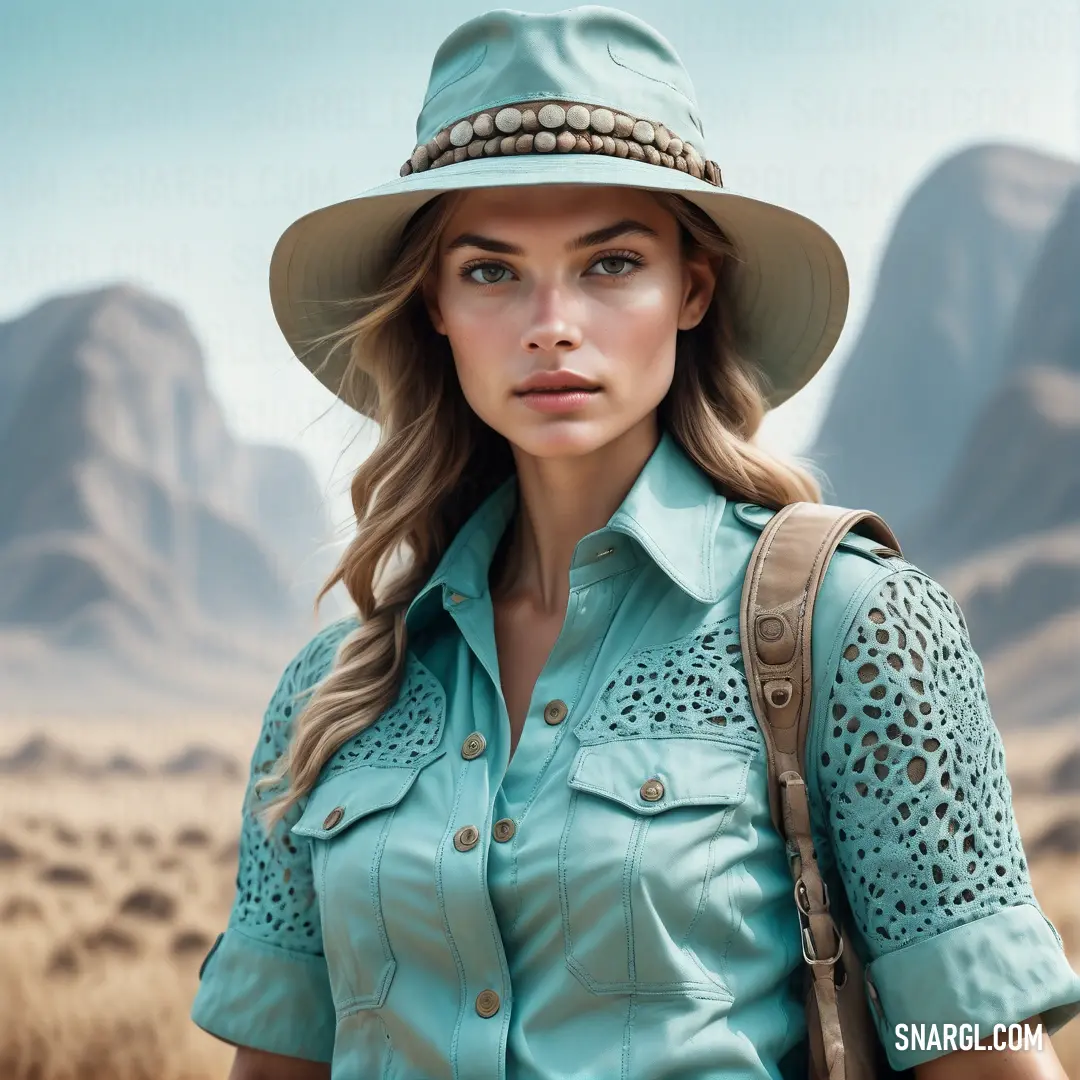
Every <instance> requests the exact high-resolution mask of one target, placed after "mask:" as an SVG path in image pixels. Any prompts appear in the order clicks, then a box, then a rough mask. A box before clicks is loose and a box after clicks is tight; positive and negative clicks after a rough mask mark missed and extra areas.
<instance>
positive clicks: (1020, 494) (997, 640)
mask: <svg viewBox="0 0 1080 1080" xmlns="http://www.w3.org/2000/svg"><path fill="white" fill-rule="evenodd" d="M1078 282H1080V184H1078V185H1077V186H1076V187H1075V188H1074V189H1073V191H1072V193H1071V194H1070V196H1069V197H1068V199H1067V200H1066V202H1065V204H1064V206H1063V208H1062V211H1061V213H1060V214H1059V216H1058V218H1057V220H1056V221H1055V223H1054V224H1053V226H1052V227H1051V229H1050V231H1049V233H1048V235H1047V237H1046V241H1045V244H1044V245H1043V248H1042V250H1041V253H1040V255H1039V257H1038V259H1037V261H1036V263H1035V266H1034V267H1033V269H1032V272H1031V274H1030V276H1029V278H1028V280H1027V282H1026V283H1025V286H1024V289H1023V292H1022V294H1021V297H1020V300H1019V302H1018V304H1017V306H1016V316H1015V319H1014V321H1013V325H1012V327H1011V328H1010V330H1009V331H1008V333H1007V335H1006V338H1005V341H1006V347H1005V349H1004V350H1003V352H1004V365H1005V371H1004V376H1003V378H1002V380H1001V382H1000V385H999V386H998V387H997V388H996V389H995V390H994V391H993V392H992V393H991V395H990V397H989V400H988V401H987V402H986V404H985V405H984V407H983V409H982V410H981V412H980V414H979V416H978V417H977V418H976V421H975V423H974V426H973V429H972V431H971V433H970V436H969V438H968V440H967V444H966V446H965V447H964V448H963V451H962V452H961V454H960V455H959V457H958V460H957V463H956V466H955V468H954V469H953V471H952V473H951V474H950V475H949V476H948V477H947V479H946V482H945V485H944V487H943V490H942V492H941V495H940V497H939V498H938V499H937V500H936V501H935V502H934V503H933V504H932V505H931V506H930V507H929V508H928V510H927V511H926V512H925V513H924V514H923V515H922V516H921V517H920V519H919V521H918V523H917V525H916V526H914V527H913V528H912V529H911V530H910V531H909V534H908V536H907V537H905V538H903V539H902V540H901V542H902V543H903V544H904V548H905V554H906V555H908V557H909V558H911V559H913V560H914V561H915V562H917V563H919V564H920V565H922V566H924V567H925V568H926V569H927V570H929V571H930V572H932V573H935V574H937V575H938V576H940V578H941V580H942V582H943V583H944V584H945V585H946V586H947V587H949V588H950V590H951V591H952V592H953V594H954V595H955V596H956V598H957V600H958V601H959V602H960V605H961V607H962V608H963V609H964V612H965V614H966V615H967V617H968V621H969V623H970V626H971V633H972V640H973V642H974V643H975V646H976V648H977V649H979V651H980V653H982V654H983V655H985V657H986V658H987V674H988V680H989V679H991V676H993V685H997V686H998V687H999V690H998V696H999V699H1000V701H1001V710H1002V716H1003V718H1005V717H1007V716H1012V715H1013V714H1014V713H1015V714H1016V715H1017V716H1018V717H1020V716H1024V715H1027V716H1030V717H1031V718H1039V717H1042V716H1046V715H1047V714H1049V715H1066V714H1067V712H1068V710H1070V709H1072V710H1075V707H1076V704H1075V703H1076V701H1077V698H1078V696H1080V677H1078V673H1077V665H1076V652H1077V645H1078V643H1080V285H1078Z"/></svg>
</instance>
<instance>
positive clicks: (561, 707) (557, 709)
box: [544, 698, 567, 725]
mask: <svg viewBox="0 0 1080 1080" xmlns="http://www.w3.org/2000/svg"><path fill="white" fill-rule="evenodd" d="M566 712H567V709H566V702H565V701H560V700H559V699H558V698H556V699H555V700H554V701H549V702H548V703H547V704H546V705H545V706H544V719H545V720H546V721H547V722H548V723H549V724H553V725H554V724H561V723H562V722H563V720H564V719H565V717H566Z"/></svg>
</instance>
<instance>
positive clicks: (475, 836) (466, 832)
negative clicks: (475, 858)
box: [454, 825, 480, 851]
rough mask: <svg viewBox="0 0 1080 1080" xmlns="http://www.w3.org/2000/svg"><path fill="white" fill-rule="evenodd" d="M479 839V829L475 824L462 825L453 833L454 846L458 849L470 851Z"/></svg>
mask: <svg viewBox="0 0 1080 1080" xmlns="http://www.w3.org/2000/svg"><path fill="white" fill-rule="evenodd" d="M479 839H480V830H479V829H478V828H477V827H476V826H475V825H462V826H461V828H460V829H458V831H457V832H456V833H454V847H456V848H457V849H458V851H470V850H472V848H474V847H476V842H477V841H478V840H479Z"/></svg>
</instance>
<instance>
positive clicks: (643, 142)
mask: <svg viewBox="0 0 1080 1080" xmlns="http://www.w3.org/2000/svg"><path fill="white" fill-rule="evenodd" d="M550 153H563V154H569V153H578V154H608V155H610V156H612V157H620V158H629V159H631V160H633V161H645V162H648V163H649V164H650V165H661V166H663V167H664V168H668V169H678V170H679V171H680V172H684V173H689V174H690V175H691V176H693V177H695V178H696V179H698V180H704V181H705V182H706V183H709V184H713V185H714V186H715V187H723V186H724V185H723V182H722V179H721V176H720V167H719V166H718V165H717V164H716V162H715V161H709V160H706V159H705V158H702V156H701V154H700V153H699V152H698V150H697V148H696V147H695V146H694V145H693V144H692V143H688V142H686V141H685V140H684V139H680V138H679V137H678V136H677V135H674V134H672V132H671V131H670V130H669V129H668V128H666V127H665V126H664V125H663V124H660V123H657V122H656V121H654V120H644V119H641V118H639V117H634V116H628V115H627V114H625V113H621V112H616V111H614V110H613V109H608V108H604V107H602V106H595V105H587V104H584V103H583V102H578V101H523V102H519V103H517V104H515V105H506V106H503V107H502V108H500V109H498V110H493V109H486V110H483V111H481V112H477V113H473V115H472V116H468V117H466V118H465V119H463V120H457V121H455V122H454V123H453V124H452V125H451V126H449V127H446V128H443V129H442V131H440V132H438V133H437V134H436V135H435V136H434V137H433V138H432V139H430V140H428V142H426V143H419V144H418V145H417V147H416V149H414V150H413V152H412V155H411V156H410V158H409V160H408V161H406V162H405V164H404V165H402V166H401V170H400V172H399V175H401V176H408V175H409V174H410V173H414V172H424V171H425V170H427V169H439V168H443V167H444V166H446V165H454V164H457V163H459V162H462V161H468V160H469V159H470V158H479V157H493V156H496V155H500V154H504V155H505V154H550Z"/></svg>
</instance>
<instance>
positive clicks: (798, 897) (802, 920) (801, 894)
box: [795, 874, 844, 966]
mask: <svg viewBox="0 0 1080 1080" xmlns="http://www.w3.org/2000/svg"><path fill="white" fill-rule="evenodd" d="M821 888H822V890H823V891H824V894H825V907H826V909H828V907H829V886H828V885H827V884H826V883H825V882H824V881H823V882H822V883H821ZM795 906H796V907H797V908H798V909H799V925H800V927H801V929H802V932H801V933H800V934H799V943H800V945H801V946H802V954H803V960H805V961H806V963H808V964H824V965H826V966H832V965H834V964H836V962H837V961H838V960H839V959H840V957H841V956H842V955H843V952H844V938H843V936H842V935H841V933H840V928H839V927H838V926H837V925H836V920H835V919H834V918H833V917H832V914H831V913H830V914H829V921H830V922H831V923H832V925H833V932H834V933H835V934H836V952H835V953H834V954H833V955H832V956H830V957H828V958H826V959H820V958H818V956H817V955H816V952H817V950H816V949H815V947H814V937H813V934H812V933H811V931H810V895H809V893H808V892H807V891H806V884H805V883H804V881H803V879H802V875H801V874H800V875H799V878H798V880H797V881H796V882H795Z"/></svg>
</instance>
